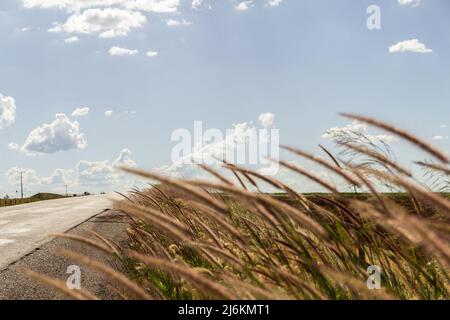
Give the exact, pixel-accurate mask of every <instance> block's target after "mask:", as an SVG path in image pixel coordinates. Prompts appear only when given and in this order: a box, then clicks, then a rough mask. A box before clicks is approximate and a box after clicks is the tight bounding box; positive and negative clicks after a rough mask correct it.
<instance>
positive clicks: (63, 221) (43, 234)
mask: <svg viewBox="0 0 450 320" xmlns="http://www.w3.org/2000/svg"><path fill="white" fill-rule="evenodd" d="M116 197H118V196H116V195H114V194H109V195H95V196H86V197H77V198H69V199H58V200H48V201H41V202H35V203H30V204H23V205H18V206H12V207H4V208H0V270H3V269H5V268H6V267H8V265H10V264H11V263H13V262H15V261H17V260H19V259H21V258H22V257H24V256H25V255H27V254H29V253H30V252H32V251H33V250H35V249H37V248H39V247H40V246H42V245H44V244H45V243H47V242H49V241H50V240H52V237H51V236H50V234H52V233H61V232H66V231H68V230H70V229H72V228H74V227H76V226H78V225H79V224H81V223H83V222H85V221H87V220H89V219H90V218H92V217H93V216H95V215H97V214H99V213H101V212H103V211H105V210H108V209H111V208H112V199H113V198H116Z"/></svg>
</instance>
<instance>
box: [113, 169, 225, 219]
mask: <svg viewBox="0 0 450 320" xmlns="http://www.w3.org/2000/svg"><path fill="white" fill-rule="evenodd" d="M120 169H122V170H123V171H125V172H128V173H132V174H134V175H137V176H141V177H142V178H147V179H153V180H157V181H160V182H162V183H165V184H168V185H171V186H173V187H174V188H177V189H180V190H183V191H186V192H188V193H190V194H192V195H194V196H196V197H197V198H199V200H202V201H204V202H205V203H207V204H209V205H211V206H213V207H214V208H215V209H216V210H218V211H221V212H226V210H227V208H226V207H225V206H224V205H223V204H222V203H221V202H220V201H218V200H217V199H215V198H213V197H212V196H211V195H209V194H208V193H206V192H205V191H203V190H199V189H197V188H194V187H192V186H191V185H189V184H187V183H184V182H182V181H178V180H173V179H170V178H166V177H163V176H161V175H158V174H154V173H151V172H148V171H145V170H140V169H136V168H129V167H120Z"/></svg>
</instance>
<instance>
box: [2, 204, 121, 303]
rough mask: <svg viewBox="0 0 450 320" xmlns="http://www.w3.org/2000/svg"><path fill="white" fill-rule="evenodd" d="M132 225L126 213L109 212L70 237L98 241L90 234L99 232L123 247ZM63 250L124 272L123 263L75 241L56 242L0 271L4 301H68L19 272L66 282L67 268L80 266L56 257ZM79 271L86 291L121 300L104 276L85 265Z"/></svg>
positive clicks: (90, 221)
mask: <svg viewBox="0 0 450 320" xmlns="http://www.w3.org/2000/svg"><path fill="white" fill-rule="evenodd" d="M128 221H129V220H128V217H127V216H126V215H124V214H123V213H120V212H117V211H112V210H108V211H105V212H104V213H101V214H99V215H97V216H95V217H93V218H91V219H89V220H88V221H86V222H84V223H81V224H80V225H78V226H76V227H74V228H73V229H71V230H69V231H68V232H67V233H69V234H74V235H80V236H85V237H88V238H92V239H94V238H95V237H94V236H93V235H92V234H90V233H89V231H95V232H97V233H99V234H101V235H102V236H104V237H106V238H109V239H113V240H114V241H115V242H116V243H119V244H120V245H121V246H122V245H123V246H126V243H127V235H126V229H127V227H128ZM60 248H63V249H67V250H73V251H76V252H79V253H82V254H85V255H88V256H89V257H91V258H94V259H96V260H98V261H101V262H103V263H105V264H107V265H109V266H111V267H113V268H114V269H116V270H119V271H121V270H122V268H121V265H120V262H119V261H118V260H117V259H115V258H113V257H110V256H108V255H107V254H104V253H102V252H99V251H98V250H95V249H92V248H90V247H88V246H86V245H83V244H80V243H78V242H75V241H70V240H65V239H53V240H51V241H50V242H47V243H46V244H44V245H42V246H41V247H39V248H37V249H35V250H34V251H32V252H31V253H29V254H27V255H26V256H24V257H22V258H21V259H19V260H18V261H16V262H13V263H12V264H10V265H9V266H7V267H6V268H5V269H3V270H1V271H0V299H1V300H66V299H68V297H67V296H66V295H64V294H61V293H60V292H58V291H56V290H54V289H51V288H49V287H47V286H44V285H42V284H40V283H38V282H36V281H34V280H31V279H29V278H28V277H26V276H25V275H23V274H22V273H21V272H20V271H19V270H20V269H21V268H28V269H31V270H33V271H36V272H39V273H42V274H45V275H48V276H51V277H53V278H57V279H61V280H63V281H66V280H67V278H68V277H69V275H70V274H67V268H68V267H69V266H71V265H77V263H76V262H74V261H70V260H68V259H66V258H63V257H60V256H58V255H56V254H55V251H56V250H57V249H60ZM0 254H1V253H0ZM79 267H80V269H81V286H82V287H83V288H84V289H87V290H89V291H90V292H91V293H93V294H95V295H96V296H98V297H99V298H101V299H105V300H111V299H117V298H119V295H118V294H117V293H116V291H115V289H114V288H113V287H112V286H111V285H110V284H109V282H108V281H107V280H106V279H105V278H104V277H103V276H102V275H101V274H99V273H97V272H95V271H92V270H90V269H88V268H87V267H85V266H83V265H79Z"/></svg>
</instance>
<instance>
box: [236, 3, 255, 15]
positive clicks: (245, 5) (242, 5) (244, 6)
mask: <svg viewBox="0 0 450 320" xmlns="http://www.w3.org/2000/svg"><path fill="white" fill-rule="evenodd" d="M253 6H254V5H253V1H242V2H239V3H238V4H237V5H236V6H235V7H234V8H235V9H236V10H237V11H240V12H242V11H247V10H248V9H250V8H251V7H253Z"/></svg>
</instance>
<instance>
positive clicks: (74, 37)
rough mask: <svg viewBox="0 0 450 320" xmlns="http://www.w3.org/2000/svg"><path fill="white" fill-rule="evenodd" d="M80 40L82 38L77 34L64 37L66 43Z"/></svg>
mask: <svg viewBox="0 0 450 320" xmlns="http://www.w3.org/2000/svg"><path fill="white" fill-rule="evenodd" d="M78 41H80V39H79V38H78V37H77V36H73V37H70V38H67V39H64V42H65V43H75V42H78Z"/></svg>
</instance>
